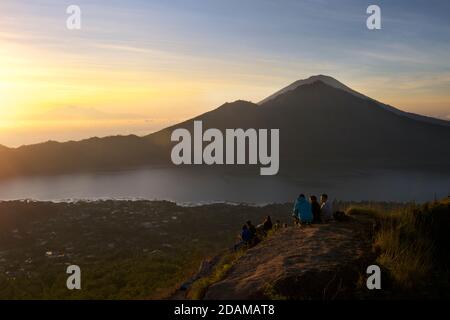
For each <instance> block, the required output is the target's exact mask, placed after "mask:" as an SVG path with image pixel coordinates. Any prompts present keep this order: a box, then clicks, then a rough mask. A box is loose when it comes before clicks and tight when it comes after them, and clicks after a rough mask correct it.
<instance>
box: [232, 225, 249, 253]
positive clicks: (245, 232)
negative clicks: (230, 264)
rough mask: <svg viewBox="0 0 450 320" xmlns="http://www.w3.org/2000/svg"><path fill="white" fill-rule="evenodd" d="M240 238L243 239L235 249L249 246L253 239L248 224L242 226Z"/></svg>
mask: <svg viewBox="0 0 450 320" xmlns="http://www.w3.org/2000/svg"><path fill="white" fill-rule="evenodd" d="M240 238H241V241H240V242H239V243H237V244H236V245H235V246H234V251H236V250H238V249H240V248H242V247H243V246H247V245H248V244H250V241H251V240H252V236H251V233H250V230H249V229H248V227H247V225H246V224H244V225H243V226H242V230H241V235H240Z"/></svg>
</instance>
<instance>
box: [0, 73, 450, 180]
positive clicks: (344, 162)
mask: <svg viewBox="0 0 450 320" xmlns="http://www.w3.org/2000/svg"><path fill="white" fill-rule="evenodd" d="M317 77H319V78H317ZM317 77H312V78H309V79H307V80H302V81H303V82H302V81H300V82H296V83H297V84H300V85H294V84H295V83H294V84H293V85H291V86H289V87H287V88H289V89H287V88H285V89H282V90H280V91H278V92H277V93H275V94H274V95H272V96H270V97H268V98H267V99H264V100H263V101H261V102H260V103H259V104H255V103H252V102H247V101H242V100H238V101H235V102H232V103H225V104H223V105H222V106H220V107H218V108H217V109H214V110H212V111H209V112H206V113H204V114H202V115H199V116H197V117H195V118H193V119H190V120H187V121H184V122H182V123H179V124H176V125H173V126H171V127H168V128H166V129H163V130H161V131H159V132H156V133H153V134H150V135H147V136H144V137H137V136H134V135H130V136H114V137H106V138H90V139H86V140H82V141H78V142H75V141H71V142H65V143H57V142H47V143H41V144H36V145H30V146H23V147H19V148H16V149H11V148H0V177H13V176H23V175H35V174H59V173H71V172H86V171H88V172H91V171H103V170H108V171H110V170H121V169H130V168H137V167H142V166H149V165H150V166H154V165H158V166H159V165H163V166H167V165H172V164H171V160H170V152H171V149H172V147H173V145H174V143H172V142H171V141H170V135H171V133H172V131H173V130H174V129H175V128H187V129H188V130H192V128H193V121H194V120H202V121H203V127H204V129H205V130H206V129H207V128H218V129H221V130H225V129H227V128H243V129H247V128H256V129H258V128H267V129H270V128H277V129H280V173H282V174H287V175H290V176H297V175H299V172H302V171H303V172H304V170H325V169H326V170H335V171H339V170H343V169H345V168H358V169H366V168H394V169H402V170H407V169H414V170H416V169H418V170H431V169H432V170H449V169H450V125H449V123H450V122H449V121H445V120H442V121H439V120H438V119H431V120H430V118H427V117H423V116H418V115H417V116H416V115H411V114H409V113H406V112H403V111H400V110H398V109H395V108H393V109H395V110H398V111H395V110H393V109H390V108H392V107H389V106H387V105H383V104H381V103H379V102H377V101H375V100H373V99H370V98H368V97H366V96H364V95H361V94H359V93H357V92H355V91H353V90H352V89H350V88H348V87H346V86H345V85H343V84H341V83H340V82H338V81H337V80H335V79H333V78H331V77H325V76H317Z"/></svg>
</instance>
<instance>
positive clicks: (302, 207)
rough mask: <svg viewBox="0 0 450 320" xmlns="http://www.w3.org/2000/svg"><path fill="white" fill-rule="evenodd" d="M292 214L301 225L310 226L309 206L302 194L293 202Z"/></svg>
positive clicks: (311, 218)
mask: <svg viewBox="0 0 450 320" xmlns="http://www.w3.org/2000/svg"><path fill="white" fill-rule="evenodd" d="M294 214H295V215H297V217H298V219H299V220H300V223H301V224H310V223H311V222H312V220H313V214H312V210H311V204H310V203H309V202H308V201H307V200H306V198H305V195H304V194H301V195H299V196H298V198H297V200H296V201H295V205H294Z"/></svg>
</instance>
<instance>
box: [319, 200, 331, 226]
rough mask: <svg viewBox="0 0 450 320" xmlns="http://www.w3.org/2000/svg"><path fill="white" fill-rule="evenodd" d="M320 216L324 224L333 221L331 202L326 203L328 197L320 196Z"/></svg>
mask: <svg viewBox="0 0 450 320" xmlns="http://www.w3.org/2000/svg"><path fill="white" fill-rule="evenodd" d="M320 214H321V216H322V221H324V222H327V221H330V220H331V219H333V205H332V203H331V201H328V195H326V194H322V195H321V196H320Z"/></svg>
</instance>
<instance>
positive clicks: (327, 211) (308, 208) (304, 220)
mask: <svg viewBox="0 0 450 320" xmlns="http://www.w3.org/2000/svg"><path fill="white" fill-rule="evenodd" d="M293 217H294V220H295V224H300V225H302V224H306V225H308V224H312V223H322V222H328V221H330V220H331V219H332V218H333V205H332V203H331V202H330V201H328V195H326V194H322V195H321V196H320V203H319V202H318V201H317V197H316V196H310V197H309V201H308V200H307V199H306V197H305V195H304V194H300V195H299V196H298V198H297V200H296V201H295V204H294V210H293Z"/></svg>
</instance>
